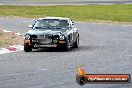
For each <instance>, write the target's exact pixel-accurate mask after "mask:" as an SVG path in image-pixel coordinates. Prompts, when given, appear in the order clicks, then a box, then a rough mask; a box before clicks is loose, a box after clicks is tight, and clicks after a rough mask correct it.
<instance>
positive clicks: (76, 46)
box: [73, 38, 79, 48]
mask: <svg viewBox="0 0 132 88" xmlns="http://www.w3.org/2000/svg"><path fill="white" fill-rule="evenodd" d="M78 47H79V38H77V39H76V41H75V43H74V45H73V48H78Z"/></svg>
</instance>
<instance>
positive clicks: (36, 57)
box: [0, 17, 132, 88]
mask: <svg viewBox="0 0 132 88" xmlns="http://www.w3.org/2000/svg"><path fill="white" fill-rule="evenodd" d="M33 21H34V19H26V18H10V17H6V18H5V17H0V27H1V28H3V29H7V30H10V31H16V32H22V33H25V32H26V31H27V30H28V29H29V28H28V27H27V25H28V24H32V23H33ZM75 24H76V26H77V27H78V29H79V33H80V47H79V48H78V49H71V50H70V51H69V52H62V51H58V50H55V49H39V50H33V52H29V53H25V52H24V51H19V52H15V53H9V54H3V55H0V88H132V85H130V84H86V85H84V86H80V85H78V84H77V83H76V70H77V67H78V66H80V65H82V66H83V67H84V68H85V69H86V71H87V72H88V73H89V74H90V73H95V74H100V73H105V74H109V73H115V74H122V73H123V74H124V73H126V74H131V75H132V64H131V63H132V41H131V40H132V25H123V24H122V25H121V24H112V23H110V24H105V23H91V22H90V23H89V22H88V23H83V22H76V23H75Z"/></svg>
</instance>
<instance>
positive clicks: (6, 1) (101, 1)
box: [0, 0, 132, 5]
mask: <svg viewBox="0 0 132 88" xmlns="http://www.w3.org/2000/svg"><path fill="white" fill-rule="evenodd" d="M88 4H97V5H109V4H132V1H131V0H78V1H75V0H73V1H66V0H65V1H37V0H36V1H32V0H31V1H23V0H20V1H19V0H0V5H88Z"/></svg>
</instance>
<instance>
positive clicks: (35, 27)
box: [35, 27, 46, 29]
mask: <svg viewBox="0 0 132 88" xmlns="http://www.w3.org/2000/svg"><path fill="white" fill-rule="evenodd" d="M35 28H36V29H46V27H35Z"/></svg>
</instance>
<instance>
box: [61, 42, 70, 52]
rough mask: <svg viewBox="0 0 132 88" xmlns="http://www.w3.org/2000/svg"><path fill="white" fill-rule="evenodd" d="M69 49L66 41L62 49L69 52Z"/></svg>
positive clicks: (68, 43)
mask: <svg viewBox="0 0 132 88" xmlns="http://www.w3.org/2000/svg"><path fill="white" fill-rule="evenodd" d="M69 49H70V40H69V39H68V40H67V42H66V44H65V46H64V47H63V51H69Z"/></svg>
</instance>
